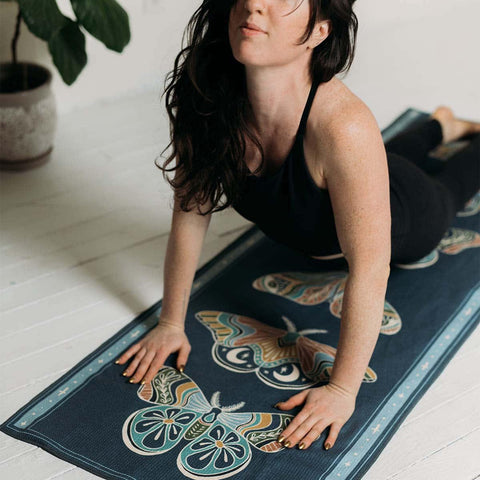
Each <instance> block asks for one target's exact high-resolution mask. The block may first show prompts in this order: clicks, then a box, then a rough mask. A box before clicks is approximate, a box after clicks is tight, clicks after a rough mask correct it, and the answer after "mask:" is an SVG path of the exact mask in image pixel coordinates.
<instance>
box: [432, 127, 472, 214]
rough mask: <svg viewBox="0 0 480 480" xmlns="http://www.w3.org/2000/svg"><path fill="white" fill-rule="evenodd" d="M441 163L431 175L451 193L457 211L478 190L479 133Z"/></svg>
mask: <svg viewBox="0 0 480 480" xmlns="http://www.w3.org/2000/svg"><path fill="white" fill-rule="evenodd" d="M443 163H444V166H443V168H442V169H441V170H439V171H438V172H435V173H433V174H432V177H433V178H434V179H435V180H437V181H438V182H440V183H442V184H443V185H445V186H446V187H447V188H448V190H449V191H450V192H451V193H452V195H453V199H454V208H455V211H456V212H458V211H459V210H463V208H464V206H465V203H466V202H467V201H468V200H470V199H471V198H472V197H473V196H474V195H475V194H476V193H477V192H478V191H479V190H480V134H477V135H475V136H474V137H473V139H472V140H471V141H470V143H469V144H468V145H467V146H466V147H465V148H463V149H462V150H460V151H459V152H456V153H455V154H454V155H452V156H451V157H450V158H449V159H448V160H447V161H446V162H443Z"/></svg>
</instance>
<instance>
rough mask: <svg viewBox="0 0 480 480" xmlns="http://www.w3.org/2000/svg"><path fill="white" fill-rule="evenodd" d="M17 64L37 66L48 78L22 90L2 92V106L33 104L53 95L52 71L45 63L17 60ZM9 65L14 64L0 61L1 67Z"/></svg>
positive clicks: (0, 104)
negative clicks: (39, 83)
mask: <svg viewBox="0 0 480 480" xmlns="http://www.w3.org/2000/svg"><path fill="white" fill-rule="evenodd" d="M16 64H17V65H19V66H20V65H25V66H28V67H35V68H38V69H40V70H42V71H43V72H44V73H45V74H46V75H47V78H46V80H45V81H44V82H43V83H42V84H41V85H39V86H38V87H34V88H30V89H28V90H22V91H20V92H9V93H2V92H0V107H2V106H15V105H18V104H32V103H36V102H38V101H39V100H41V99H43V98H45V97H47V96H49V95H51V89H50V86H51V83H52V72H51V70H50V69H49V68H48V67H46V66H45V65H41V64H40V63H36V62H16ZM7 65H13V62H0V68H2V67H5V66H7Z"/></svg>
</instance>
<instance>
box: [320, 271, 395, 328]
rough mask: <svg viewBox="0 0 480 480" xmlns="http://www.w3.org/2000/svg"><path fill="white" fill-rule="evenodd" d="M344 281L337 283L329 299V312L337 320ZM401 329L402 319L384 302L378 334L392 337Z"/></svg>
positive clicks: (340, 309) (343, 290) (339, 313)
mask: <svg viewBox="0 0 480 480" xmlns="http://www.w3.org/2000/svg"><path fill="white" fill-rule="evenodd" d="M346 281H347V280H346V279H345V280H342V281H341V282H339V284H338V285H337V289H336V291H335V293H334V294H333V295H332V297H331V299H330V312H331V313H332V314H333V315H335V316H336V317H338V318H341V313H342V302H343V294H344V292H345V284H346ZM401 328H402V319H401V318H400V315H399V313H398V312H397V311H396V310H395V308H393V306H392V305H391V304H390V303H389V302H388V301H387V300H385V302H384V305H383V318H382V325H381V327H380V333H383V334H384V335H394V334H395V333H398V332H399V331H400V329H401Z"/></svg>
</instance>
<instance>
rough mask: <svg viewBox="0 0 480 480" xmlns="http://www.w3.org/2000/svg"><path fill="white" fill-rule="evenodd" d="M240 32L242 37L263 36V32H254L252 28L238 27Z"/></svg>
mask: <svg viewBox="0 0 480 480" xmlns="http://www.w3.org/2000/svg"><path fill="white" fill-rule="evenodd" d="M240 30H241V32H242V33H243V35H247V36H251V35H265V32H261V31H260V30H254V29H253V28H247V27H240Z"/></svg>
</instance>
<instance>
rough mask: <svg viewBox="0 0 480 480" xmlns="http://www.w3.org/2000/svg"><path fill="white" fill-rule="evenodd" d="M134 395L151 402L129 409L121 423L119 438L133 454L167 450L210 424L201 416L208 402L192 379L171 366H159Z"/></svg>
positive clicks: (206, 408)
mask: <svg viewBox="0 0 480 480" xmlns="http://www.w3.org/2000/svg"><path fill="white" fill-rule="evenodd" d="M137 395H138V396H139V397H140V398H141V399H142V400H144V401H146V402H149V403H152V404H154V405H153V406H151V407H146V408H142V409H141V410H138V411H136V412H133V413H132V414H131V415H130V416H129V417H128V418H127V420H126V421H125V422H124V425H123V430H122V434H123V440H124V442H125V444H126V445H127V446H128V447H129V448H130V449H131V450H133V451H135V452H136V453H140V454H142V455H148V454H152V455H156V454H159V453H165V452H168V451H169V450H170V449H172V448H173V447H174V446H175V445H176V444H177V443H178V442H180V440H181V439H182V438H185V439H186V440H190V439H192V438H195V437H197V436H198V435H200V434H201V433H202V432H204V431H205V430H207V429H208V428H209V426H210V425H211V422H210V423H209V422H208V416H206V415H205V414H208V413H209V412H210V410H211V409H212V407H211V405H210V403H209V402H208V401H207V399H206V398H205V397H204V395H203V393H202V392H201V391H200V389H199V388H198V387H197V385H196V384H195V382H193V381H192V380H191V379H189V377H187V376H186V375H184V374H181V373H180V372H178V371H177V370H176V369H174V368H171V367H164V368H162V369H161V370H160V371H159V372H158V373H157V374H156V375H155V377H154V378H153V380H152V381H151V382H149V383H147V384H145V385H142V386H141V387H140V388H139V390H138V391H137ZM204 417H205V418H204Z"/></svg>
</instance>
